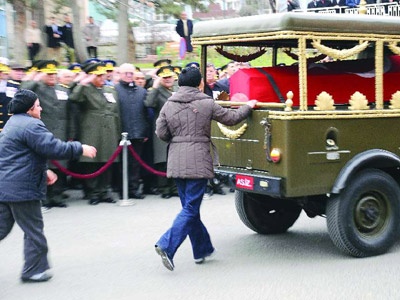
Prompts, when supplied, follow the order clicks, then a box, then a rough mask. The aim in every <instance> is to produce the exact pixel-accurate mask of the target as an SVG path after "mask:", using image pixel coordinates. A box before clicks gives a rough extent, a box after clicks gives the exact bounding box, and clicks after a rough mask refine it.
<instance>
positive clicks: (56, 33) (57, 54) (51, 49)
mask: <svg viewBox="0 0 400 300" xmlns="http://www.w3.org/2000/svg"><path fill="white" fill-rule="evenodd" d="M44 32H45V33H46V36H47V51H48V55H49V58H50V59H54V60H56V61H57V62H60V61H61V60H62V58H61V43H60V42H61V40H62V31H61V27H60V26H58V25H57V23H56V18H55V17H51V18H50V24H48V25H46V26H45V27H44Z"/></svg>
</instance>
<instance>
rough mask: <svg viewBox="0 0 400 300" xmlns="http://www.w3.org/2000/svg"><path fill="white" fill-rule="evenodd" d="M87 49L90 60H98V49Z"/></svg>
mask: <svg viewBox="0 0 400 300" xmlns="http://www.w3.org/2000/svg"><path fill="white" fill-rule="evenodd" d="M86 49H87V52H88V55H89V57H90V58H97V47H94V46H89V47H86Z"/></svg>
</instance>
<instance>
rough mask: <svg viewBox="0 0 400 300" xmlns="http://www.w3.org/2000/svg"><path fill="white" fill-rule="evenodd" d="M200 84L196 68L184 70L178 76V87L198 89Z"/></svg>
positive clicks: (198, 71) (198, 72)
mask: <svg viewBox="0 0 400 300" xmlns="http://www.w3.org/2000/svg"><path fill="white" fill-rule="evenodd" d="M200 82H201V73H200V70H199V69H198V68H196V67H188V68H184V69H183V70H182V72H181V74H179V78H178V85H179V86H191V87H198V86H199V85H200Z"/></svg>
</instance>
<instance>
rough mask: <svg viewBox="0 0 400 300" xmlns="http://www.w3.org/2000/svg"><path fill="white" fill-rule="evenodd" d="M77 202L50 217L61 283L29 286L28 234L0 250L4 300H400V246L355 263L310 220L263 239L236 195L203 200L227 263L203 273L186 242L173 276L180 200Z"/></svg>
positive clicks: (220, 258)
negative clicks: (167, 249) (164, 238)
mask: <svg viewBox="0 0 400 300" xmlns="http://www.w3.org/2000/svg"><path fill="white" fill-rule="evenodd" d="M71 195H72V197H71V198H70V199H69V200H68V203H69V207H68V208H53V209H51V211H50V212H49V213H47V214H45V215H44V219H45V232H46V236H47V238H48V243H49V248H50V253H49V257H50V260H51V265H52V267H53V268H52V272H53V274H54V278H53V279H52V280H51V281H49V282H46V283H40V284H26V283H25V284H23V283H21V282H20V281H19V276H20V271H21V268H22V263H23V261H22V260H23V257H22V249H23V248H22V245H23V235H22V232H21V230H20V229H19V227H18V226H15V227H14V229H13V231H12V232H11V234H10V235H9V236H8V237H7V238H6V239H5V240H3V241H2V242H0V257H1V261H0V299H1V300H25V299H26V300H42V299H43V300H50V299H57V300H64V299H65V300H80V299H82V300H83V299H84V300H87V299H89V300H91V299H94V300H103V299H115V300H125V299H167V300H168V299H363V300H364V299H400V291H399V289H398V280H399V277H400V261H399V260H400V245H399V244H396V246H395V247H394V248H393V249H392V250H391V251H390V252H389V253H387V254H385V255H381V256H378V257H372V258H366V259H355V258H351V257H348V256H345V255H343V254H342V253H340V252H339V251H338V250H337V249H336V248H335V247H334V245H333V244H332V242H331V241H330V239H329V236H328V233H327V229H326V224H325V220H324V219H322V218H317V219H308V218H307V217H305V215H304V214H303V215H302V216H301V217H300V219H299V220H298V222H296V224H295V225H294V226H293V228H292V229H291V230H290V231H289V232H288V233H287V234H283V235H275V236H262V235H258V234H255V233H253V232H252V231H250V230H249V229H247V228H246V227H245V226H244V225H243V224H242V223H241V221H240V220H239V217H238V216H237V214H236V211H235V207H234V200H233V199H234V197H233V194H228V195H226V196H219V195H214V196H213V197H212V199H210V200H207V201H204V202H203V206H202V219H203V221H204V223H205V225H206V226H207V228H208V230H209V232H210V234H211V237H212V240H213V243H214V246H215V247H216V248H217V251H218V252H217V256H216V257H215V259H214V260H212V261H208V262H206V263H204V264H203V265H196V264H195V263H194V262H193V258H192V254H191V249H190V243H189V241H188V240H186V241H185V242H184V244H183V245H182V247H181V248H180V249H179V250H178V252H177V254H176V257H175V259H174V262H175V267H176V269H175V271H174V272H170V271H168V270H167V269H165V268H164V267H163V266H162V264H161V259H160V257H159V256H157V255H156V253H155V251H154V248H153V246H154V242H156V241H157V239H158V238H159V236H160V235H161V234H162V233H163V232H164V231H165V230H166V229H168V227H169V226H170V224H171V222H172V221H173V219H174V217H175V215H176V214H177V213H178V211H179V209H180V205H179V200H178V198H171V199H161V198H160V197H159V196H147V197H146V199H144V200H136V201H135V204H134V205H133V206H127V207H120V206H117V205H115V204H106V203H101V204H99V205H98V206H90V205H88V204H87V201H85V200H80V199H79V198H80V193H79V192H76V191H74V192H71Z"/></svg>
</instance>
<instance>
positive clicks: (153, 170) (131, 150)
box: [128, 145, 167, 177]
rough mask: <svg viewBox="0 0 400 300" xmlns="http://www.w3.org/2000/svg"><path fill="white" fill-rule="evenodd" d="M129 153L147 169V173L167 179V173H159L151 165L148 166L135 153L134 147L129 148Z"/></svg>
mask: <svg viewBox="0 0 400 300" xmlns="http://www.w3.org/2000/svg"><path fill="white" fill-rule="evenodd" d="M128 148H129V151H130V152H131V154H132V156H133V157H134V158H135V159H136V160H137V161H138V162H139V163H140V165H141V166H142V167H143V168H145V169H146V170H147V171H149V172H150V173H153V174H155V175H158V176H163V177H166V176H167V173H165V172H161V171H157V170H155V169H153V168H152V167H150V166H149V165H147V164H146V163H145V162H144V161H143V160H142V159H141V158H140V156H139V155H138V154H137V153H136V152H135V149H133V147H132V145H129V146H128Z"/></svg>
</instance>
